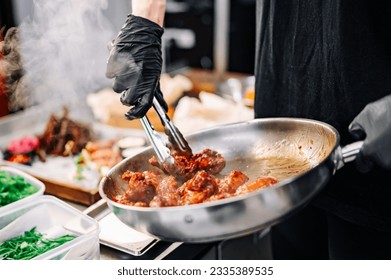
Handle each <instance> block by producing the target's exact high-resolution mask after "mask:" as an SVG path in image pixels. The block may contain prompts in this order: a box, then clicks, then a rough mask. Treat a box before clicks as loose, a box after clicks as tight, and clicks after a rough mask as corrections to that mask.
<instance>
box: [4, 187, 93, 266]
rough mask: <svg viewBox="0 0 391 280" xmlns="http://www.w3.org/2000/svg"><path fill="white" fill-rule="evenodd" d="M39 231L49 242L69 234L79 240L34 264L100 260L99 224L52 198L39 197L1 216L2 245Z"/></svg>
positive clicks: (48, 196) (14, 206)
mask: <svg viewBox="0 0 391 280" xmlns="http://www.w3.org/2000/svg"><path fill="white" fill-rule="evenodd" d="M33 227H36V231H37V232H40V233H43V234H44V235H45V237H47V238H55V237H59V236H62V235H65V234H71V235H74V236H76V238H75V239H73V240H71V241H68V242H66V243H64V244H63V245H61V246H59V247H57V248H54V249H52V250H50V251H48V252H46V253H43V254H41V255H39V256H37V257H35V258H33V260H94V259H99V256H100V247H99V231H100V229H99V224H98V222H97V221H96V220H95V219H93V218H91V217H89V216H87V215H86V214H84V213H83V212H81V211H79V210H78V209H76V208H74V207H72V206H70V205H69V204H67V203H65V202H63V201H61V200H59V199H58V198H56V197H54V196H50V195H42V196H38V197H36V198H34V199H30V200H28V201H26V202H25V203H22V204H20V203H18V204H15V205H13V207H11V208H9V209H8V210H7V211H2V212H1V213H0V243H1V242H3V241H6V240H8V239H10V238H12V237H15V236H19V235H22V234H23V233H24V232H25V231H28V230H31V229H32V228H33Z"/></svg>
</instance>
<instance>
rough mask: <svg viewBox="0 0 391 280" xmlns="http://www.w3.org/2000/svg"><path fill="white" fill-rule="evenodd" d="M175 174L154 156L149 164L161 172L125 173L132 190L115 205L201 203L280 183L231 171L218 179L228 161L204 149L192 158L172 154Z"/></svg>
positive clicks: (115, 197) (116, 197) (152, 205)
mask: <svg viewBox="0 0 391 280" xmlns="http://www.w3.org/2000/svg"><path fill="white" fill-rule="evenodd" d="M173 157H174V159H175V165H176V167H177V173H176V174H165V173H164V172H162V171H163V170H165V169H164V168H162V166H160V165H159V163H158V162H157V160H156V158H155V157H154V156H153V157H152V158H151V159H150V160H149V163H150V164H151V165H152V166H155V167H158V168H160V170H156V169H151V170H146V171H143V172H133V171H130V170H127V171H125V172H124V173H123V174H122V179H123V180H124V181H126V182H127V184H128V186H129V188H128V189H127V190H126V192H125V193H124V194H118V195H116V196H114V197H113V200H114V201H115V202H118V203H121V204H126V205H132V206H140V207H166V206H181V205H191V204H198V203H203V202H207V201H215V200H220V199H224V198H229V197H233V196H237V195H243V194H245V193H248V192H252V191H255V190H257V189H261V188H266V187H269V186H271V185H273V184H276V183H277V180H276V179H275V178H273V177H270V176H265V177H259V178H257V179H256V180H249V178H248V177H247V175H246V174H244V173H242V172H241V171H238V170H232V171H231V172H230V173H229V174H228V175H226V176H223V177H222V178H221V176H219V172H220V171H222V170H223V168H224V167H225V164H226V162H225V159H224V157H223V156H222V155H221V154H219V153H218V152H216V151H214V150H211V149H205V150H203V151H202V152H200V153H197V154H194V155H192V156H191V157H184V156H179V155H176V154H173Z"/></svg>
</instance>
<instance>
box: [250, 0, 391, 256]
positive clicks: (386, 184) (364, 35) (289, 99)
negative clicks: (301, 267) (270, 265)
mask: <svg viewBox="0 0 391 280" xmlns="http://www.w3.org/2000/svg"><path fill="white" fill-rule="evenodd" d="M257 16H258V18H257V36H258V38H257V52H256V69H255V76H256V97H255V117H256V118H262V117H304V118H310V119H315V120H320V121H324V122H326V123H329V124H331V125H332V126H334V127H335V128H336V129H337V130H338V131H339V133H340V136H341V145H346V144H348V143H351V142H353V141H354V140H353V139H352V138H351V136H350V135H349V132H348V125H349V123H350V122H351V121H352V120H353V118H354V117H355V116H356V115H357V114H358V113H359V112H360V111H361V110H362V109H363V108H364V107H365V105H366V104H367V103H369V102H372V101H375V100H377V99H379V98H381V97H383V96H385V95H388V94H391V2H390V1H370V0H368V1H364V0H344V1H337V0H325V1H321V0H307V1H299V0H286V1H284V0H259V1H258V3H257ZM390 121H391V120H390ZM324 210H325V211H324ZM272 233H273V234H272V238H273V245H274V254H275V258H282V259H296V258H298V259H323V258H336V259H391V172H390V171H386V170H382V169H380V168H376V167H375V168H374V169H373V170H372V171H370V172H369V173H366V174H362V173H359V172H358V171H357V170H356V168H355V166H354V164H348V165H346V166H344V167H343V168H342V169H340V170H338V171H337V173H336V174H335V175H334V176H333V177H332V178H331V181H330V182H329V183H328V185H327V187H326V188H325V189H324V191H323V192H322V193H320V194H319V195H318V196H317V197H316V199H315V200H314V201H313V202H312V203H311V204H310V205H309V206H307V207H306V208H305V209H304V210H302V211H300V212H299V213H298V214H297V215H295V216H293V217H292V218H288V219H287V220H286V221H285V222H283V223H281V224H280V225H277V226H275V227H273V229H272Z"/></svg>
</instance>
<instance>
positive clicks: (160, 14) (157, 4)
mask: <svg viewBox="0 0 391 280" xmlns="http://www.w3.org/2000/svg"><path fill="white" fill-rule="evenodd" d="M165 10H166V0H132V14H133V15H135V16H139V17H143V18H146V19H149V20H150V21H153V22H155V23H157V24H159V25H160V26H163V21H164V14H165Z"/></svg>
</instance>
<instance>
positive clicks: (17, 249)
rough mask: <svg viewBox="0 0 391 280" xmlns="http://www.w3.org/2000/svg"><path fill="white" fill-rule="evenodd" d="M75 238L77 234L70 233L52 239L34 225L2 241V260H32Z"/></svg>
mask: <svg viewBox="0 0 391 280" xmlns="http://www.w3.org/2000/svg"><path fill="white" fill-rule="evenodd" d="M75 238H76V236H74V235H70V234H66V235H63V236H60V237H57V238H52V239H49V238H45V237H44V235H43V234H42V233H39V232H37V231H36V227H34V228H32V229H31V230H29V231H25V232H24V234H23V235H19V236H16V237H14V238H11V239H8V240H6V241H4V242H3V243H0V260H30V259H33V258H35V257H36V256H39V255H41V254H43V253H46V252H47V251H49V250H52V249H54V248H57V247H59V246H61V245H63V244H64V243H66V242H69V241H71V240H73V239H75Z"/></svg>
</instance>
